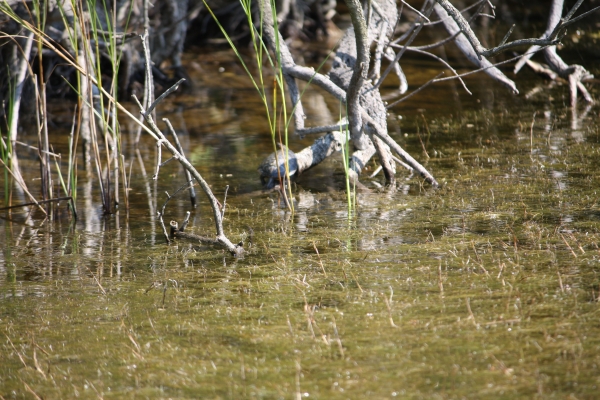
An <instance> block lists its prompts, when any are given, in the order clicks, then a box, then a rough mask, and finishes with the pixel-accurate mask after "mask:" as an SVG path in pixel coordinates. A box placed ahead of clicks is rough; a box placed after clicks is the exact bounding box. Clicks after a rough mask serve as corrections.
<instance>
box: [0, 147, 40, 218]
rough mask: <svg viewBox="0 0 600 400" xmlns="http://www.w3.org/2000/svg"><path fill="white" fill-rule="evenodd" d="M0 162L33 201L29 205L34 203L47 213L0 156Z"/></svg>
mask: <svg viewBox="0 0 600 400" xmlns="http://www.w3.org/2000/svg"><path fill="white" fill-rule="evenodd" d="M0 163H2V165H3V166H4V168H6V170H7V171H8V173H9V174H11V176H12V177H13V178H14V179H15V181H16V182H17V183H18V184H19V185H20V186H21V188H22V189H23V191H24V192H25V193H27V196H29V198H30V199H31V200H32V201H33V203H31V204H30V205H36V206H38V208H39V209H40V210H42V212H43V213H44V215H48V213H47V212H46V210H44V208H43V207H42V206H40V203H41V202H40V201H37V200H36V199H35V197H33V196H32V195H31V193H29V190H27V187H25V186H23V185H21V182H20V181H19V179H18V178H17V177H16V176H15V174H14V173H13V172H12V170H11V169H10V168H8V166H7V165H6V164H4V161H2V159H1V158H0ZM46 201H48V200H46ZM13 207H19V206H13ZM6 208H12V207H6ZM0 210H1V209H0Z"/></svg>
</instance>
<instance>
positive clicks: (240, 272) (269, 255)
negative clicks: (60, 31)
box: [0, 100, 600, 399]
mask: <svg viewBox="0 0 600 400" xmlns="http://www.w3.org/2000/svg"><path fill="white" fill-rule="evenodd" d="M194 101H195V100H194ZM211 106H212V103H211ZM221 108H225V107H221V104H219V107H215V108H212V109H211V110H212V112H214V113H216V111H214V110H216V109H221ZM231 110H234V111H238V112H239V113H241V111H239V110H243V108H242V107H241V106H239V105H238V104H235V103H234V104H233V105H232V106H231V108H230V109H229V110H226V111H227V112H232V111H231ZM248 112H253V111H252V110H251V111H248ZM552 112H553V113H554V115H556V116H557V120H556V122H555V123H553V124H551V125H552V129H551V130H550V131H544V129H545V128H543V127H540V128H539V129H540V130H536V129H537V128H536V129H534V135H533V141H531V140H530V139H531V136H530V131H529V126H530V125H529V124H530V122H531V113H528V110H524V111H519V110H510V111H508V112H507V113H505V114H503V116H502V117H500V116H499V115H498V114H495V116H494V115H493V114H490V113H489V112H487V111H482V112H477V113H468V112H464V113H462V114H461V116H460V117H455V118H449V117H447V116H434V117H428V118H429V119H428V125H429V128H430V130H431V137H430V138H429V139H428V141H425V142H424V145H425V146H426V147H427V152H428V154H430V156H431V158H430V159H429V160H428V163H429V166H430V167H431V169H432V170H434V171H435V172H436V178H438V179H439V180H440V182H444V185H443V187H442V188H441V189H439V190H434V189H431V188H429V187H428V186H426V185H420V184H419V181H418V180H417V179H416V178H412V179H410V180H408V181H400V183H399V187H400V190H399V191H396V192H392V193H388V192H383V193H360V192H359V193H357V195H356V202H357V204H358V207H357V208H356V216H355V218H354V219H353V221H352V224H348V213H347V211H346V210H347V198H346V196H345V194H344V193H343V192H340V191H333V190H328V186H326V184H323V186H321V187H320V188H321V190H311V191H309V190H303V187H305V184H306V182H307V181H308V182H309V183H310V182H312V181H309V179H311V177H310V176H306V177H302V179H306V180H304V181H303V180H302V179H301V180H300V181H299V184H298V185H299V187H298V189H297V190H296V191H295V192H294V197H295V199H296V200H297V207H296V210H295V212H294V213H293V214H292V213H289V212H288V211H286V210H283V209H281V208H279V207H278V206H277V204H276V202H275V201H272V199H271V197H269V196H270V195H268V194H262V193H259V192H255V190H257V189H259V188H260V184H259V182H258V179H256V177H255V175H254V170H252V171H249V172H248V170H249V168H248V165H254V163H255V162H256V161H257V160H258V159H259V156H257V155H255V154H253V153H252V152H251V151H249V149H252V148H255V147H257V143H261V140H262V141H263V142H264V138H263V137H259V134H258V133H257V134H254V135H249V134H247V132H245V131H244V130H243V129H242V126H245V125H244V124H243V123H240V127H237V126H236V125H233V124H234V122H236V121H239V120H242V121H243V122H244V123H245V120H244V119H243V117H240V118H236V121H234V122H232V123H231V125H228V126H227V128H228V130H226V131H227V133H220V132H219V133H212V134H211V135H205V134H204V132H203V131H202V132H193V131H192V132H190V134H189V136H187V137H183V139H184V143H186V142H185V141H187V146H189V147H190V151H189V154H194V153H201V154H202V155H203V156H202V162H201V163H200V162H199V164H201V165H202V168H204V170H203V173H204V172H206V174H207V176H210V177H211V181H214V182H219V185H220V183H223V186H224V184H228V185H230V187H231V191H230V193H229V196H228V198H227V211H226V214H225V217H226V219H227V220H228V224H227V226H230V227H231V228H230V229H231V232H230V236H231V237H232V238H239V239H240V240H242V239H243V240H244V241H245V243H246V248H247V255H246V257H245V258H244V259H240V260H234V259H233V258H231V257H229V256H228V255H225V254H224V253H223V252H222V251H220V250H215V249H211V248H205V247H198V246H195V245H191V244H189V243H185V242H176V243H174V244H172V245H170V246H165V245H164V244H162V240H161V238H160V233H159V232H157V229H156V226H155V225H153V224H155V223H156V220H155V219H154V220H153V219H152V218H155V216H152V215H149V213H148V211H147V202H149V201H155V198H154V197H153V196H155V195H154V194H153V193H162V192H164V191H165V190H172V188H171V187H170V186H169V184H172V182H168V183H166V182H160V183H158V184H157V188H156V189H155V190H154V191H152V190H150V189H148V186H149V185H148V181H149V180H150V179H149V178H146V179H144V178H143V177H141V174H139V173H137V172H138V171H139V169H138V168H139V167H138V165H136V166H135V168H136V169H135V170H134V172H133V173H132V177H134V178H133V179H132V183H131V188H132V193H131V200H132V201H133V204H132V207H131V209H130V214H129V216H128V218H125V216H124V215H123V214H117V215H115V216H114V217H110V218H105V219H100V218H98V215H99V214H101V212H99V211H98V210H93V209H90V208H85V207H82V208H81V210H80V211H81V214H82V216H81V218H80V219H79V220H78V221H77V222H73V224H75V223H76V224H77V225H71V224H67V223H66V222H61V219H56V220H54V221H47V222H46V223H44V224H41V223H38V222H37V220H35V219H34V222H35V223H34V224H33V226H30V225H27V223H30V222H27V223H24V224H23V225H16V224H17V222H19V221H20V220H19V218H23V220H24V219H25V218H26V217H25V216H23V217H21V216H19V215H15V216H13V222H12V223H11V222H9V221H6V220H3V221H2V227H3V228H4V229H2V231H0V235H1V236H0V242H1V243H2V253H1V257H2V259H1V260H0V271H1V272H2V273H1V274H0V296H1V298H2V300H1V301H0V320H1V326H2V329H1V330H2V337H3V340H2V342H1V343H0V358H1V359H2V361H3V362H2V363H0V394H1V395H2V396H3V397H5V398H12V397H25V396H29V395H31V396H33V394H31V393H35V394H36V395H37V396H40V397H46V398H71V397H75V396H80V397H92V396H95V397H98V396H100V397H106V398H108V397H132V396H146V397H154V398H156V397H172V398H185V397H193V398H244V397H247V398H306V397H308V398H332V399H337V398H340V399H342V398H436V397H440V398H445V397H446V398H459V397H466V398H481V397H494V398H523V399H525V398H527V399H529V398H552V397H555V398H564V397H568V396H571V395H573V396H575V397H577V398H594V397H595V395H596V393H597V390H598V388H597V386H598V384H600V382H598V378H597V376H598V373H597V371H596V370H597V365H599V360H598V358H599V357H600V356H599V354H600V352H599V351H598V350H599V346H600V334H598V323H597V317H596V316H597V311H598V306H599V304H598V299H599V296H600V280H599V279H598V268H599V264H598V263H599V262H600V256H599V252H598V251H599V249H598V246H597V243H598V241H599V235H600V229H599V225H598V222H599V221H600V210H599V208H598V204H597V198H598V197H597V188H598V187H599V183H600V174H599V173H598V171H599V169H598V168H597V167H598V165H597V163H598V162H597V160H598V158H597V155H598V152H599V151H600V150H599V148H600V147H599V145H598V143H599V142H600V140H599V139H600V138H599V136H598V128H597V126H595V124H594V121H592V120H591V119H587V120H586V121H584V122H583V125H582V128H581V131H577V132H574V131H573V130H572V129H571V127H570V124H569V122H568V121H563V120H562V119H561V118H560V116H561V115H562V113H563V112H564V110H562V109H560V108H557V110H556V111H552ZM419 118H420V116H419ZM494 118H495V119H494ZM519 120H522V121H527V122H526V123H522V124H519ZM404 121H405V122H404V123H405V124H406V125H408V126H405V127H403V132H404V133H406V137H405V142H406V143H405V144H406V148H407V149H408V150H409V151H418V150H415V149H421V143H420V142H419V139H418V137H417V135H416V134H413V133H412V132H413V131H414V130H413V129H411V126H410V119H409V118H408V117H407V118H405V120H404ZM189 126H192V124H189ZM219 126H220V127H221V125H219ZM521 126H522V127H523V128H521ZM581 132H583V133H581ZM182 136H183V135H182ZM532 143H533V146H532V145H531V144H532ZM153 146H154V143H153V142H150V140H149V139H148V138H144V137H143V138H142V141H141V142H140V152H142V153H143V155H142V156H140V163H141V164H142V165H143V164H144V162H145V163H146V168H147V169H148V170H150V168H151V166H152V165H153V163H152V157H151V155H152V153H151V151H152V150H151V149H153ZM252 146H254V147H252ZM532 147H533V149H534V151H533V152H532V151H531V149H532ZM65 148H66V149H68V146H65ZM225 151H227V152H225ZM186 152H187V149H186ZM232 160H233V161H232ZM232 164H234V165H232ZM208 165H210V166H211V167H210V169H209V167H207V166H208ZM250 169H251V168H250ZM211 170H212V172H211ZM216 171H218V172H216ZM245 171H246V172H245ZM164 173H165V174H168V175H169V176H175V175H176V174H177V173H178V167H177V166H174V165H166V166H165V167H164ZM222 173H223V175H222V176H221V175H220V174H222ZM228 173H231V175H232V176H227V174H228ZM311 173H314V174H315V175H316V176H317V178H314V179H315V180H318V181H321V180H322V181H324V180H325V179H321V177H322V176H323V174H324V173H323V172H320V171H319V170H316V171H314V172H313V171H311ZM327 173H329V171H327ZM211 174H212V175H211ZM307 175H308V174H307ZM136 176H137V178H136ZM86 179H87V178H86V177H82V178H81V182H80V183H81V185H86V184H87V183H88V181H86ZM252 179H254V181H253V180H252ZM399 179H402V177H399ZM249 182H250V183H249ZM340 182H341V178H340ZM340 182H338V183H340ZM367 183H368V182H367ZM315 186H316V185H315ZM338 186H342V185H341V184H340V185H338ZM81 198H82V196H80V199H81ZM136 202H137V203H136ZM188 208H189V206H188V202H187V201H184V200H181V201H180V202H177V200H174V201H173V211H172V212H173V214H174V215H175V217H174V218H177V219H180V217H181V215H182V214H184V213H185V211H187V209H188ZM207 215H210V212H209V210H208V207H207V206H206V205H205V204H200V206H199V208H198V210H196V211H195V212H194V216H193V220H192V225H193V229H194V230H195V231H196V232H197V233H200V234H202V233H205V232H206V231H210V229H211V226H212V221H211V220H210V218H209V217H207ZM90 221H91V222H90ZM15 226H18V229H15ZM247 226H249V227H251V228H252V229H253V232H254V233H253V235H252V236H251V237H252V244H251V246H250V244H249V238H250V234H249V233H248V231H247V228H246V227H247Z"/></svg>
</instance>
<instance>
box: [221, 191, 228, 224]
mask: <svg viewBox="0 0 600 400" xmlns="http://www.w3.org/2000/svg"><path fill="white" fill-rule="evenodd" d="M227 191H229V185H227V186H225V194H224V195H223V208H222V209H221V219H224V218H225V206H226V205H227Z"/></svg>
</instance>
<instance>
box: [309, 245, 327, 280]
mask: <svg viewBox="0 0 600 400" xmlns="http://www.w3.org/2000/svg"><path fill="white" fill-rule="evenodd" d="M312 244H313V248H314V249H315V252H316V253H317V257H318V258H319V265H321V270H322V271H323V275H325V278H327V272H325V267H324V266H323V261H321V255H320V254H319V249H317V244H316V243H315V241H314V240H313V242H312Z"/></svg>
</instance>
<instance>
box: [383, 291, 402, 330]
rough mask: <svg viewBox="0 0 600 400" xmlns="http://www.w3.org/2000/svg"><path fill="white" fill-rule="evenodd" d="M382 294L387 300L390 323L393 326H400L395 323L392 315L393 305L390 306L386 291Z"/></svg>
mask: <svg viewBox="0 0 600 400" xmlns="http://www.w3.org/2000/svg"><path fill="white" fill-rule="evenodd" d="M381 294H382V295H383V300H385V306H386V307H387V310H388V316H389V319H390V325H391V326H392V328H398V325H396V324H395V323H394V318H393V317H392V307H391V306H390V302H389V301H388V298H387V296H386V295H385V293H383V292H382V293H381Z"/></svg>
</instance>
